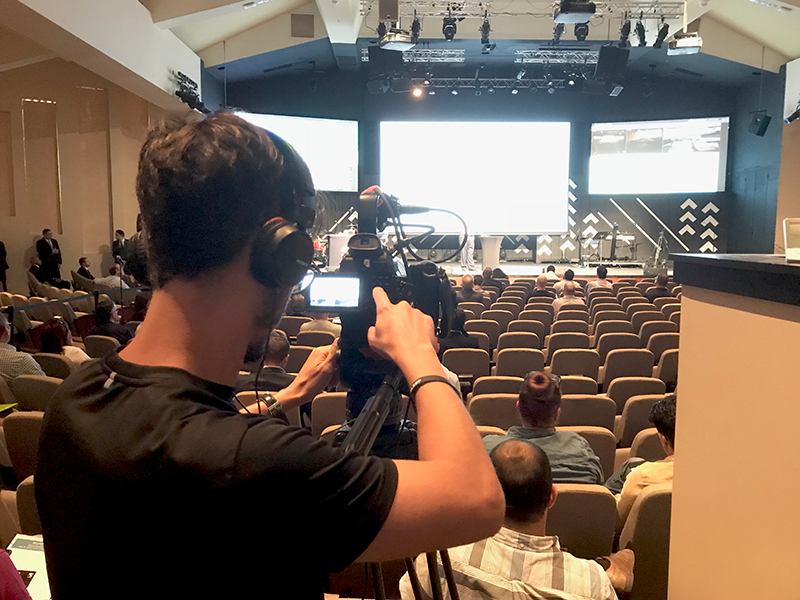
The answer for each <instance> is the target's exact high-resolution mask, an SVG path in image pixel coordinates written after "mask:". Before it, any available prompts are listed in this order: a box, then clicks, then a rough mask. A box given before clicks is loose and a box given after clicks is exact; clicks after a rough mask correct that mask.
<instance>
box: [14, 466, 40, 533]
mask: <svg viewBox="0 0 800 600" xmlns="http://www.w3.org/2000/svg"><path fill="white" fill-rule="evenodd" d="M17 514H18V515H19V529H20V533H24V534H25V535H41V533H42V523H41V521H40V520H39V509H38V508H37V507H36V495H35V493H34V488H33V475H29V476H28V477H26V478H25V479H24V480H23V481H22V483H20V484H19V485H18V486H17Z"/></svg>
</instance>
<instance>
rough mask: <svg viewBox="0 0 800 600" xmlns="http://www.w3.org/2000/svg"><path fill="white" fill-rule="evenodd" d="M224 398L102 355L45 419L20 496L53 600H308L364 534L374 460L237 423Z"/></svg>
mask: <svg viewBox="0 0 800 600" xmlns="http://www.w3.org/2000/svg"><path fill="white" fill-rule="evenodd" d="M231 393H232V390H231V388H228V387H225V386H221V385H219V384H214V383H211V382H208V381H205V380H202V379H199V378H197V377H195V376H193V375H191V374H189V373H188V372H185V371H182V370H180V369H174V368H168V367H142V366H139V365H134V364H131V363H127V362H125V361H123V360H122V359H121V358H120V357H119V355H117V354H116V353H114V354H111V355H109V356H107V357H106V358H104V359H101V360H96V361H93V362H92V363H89V364H88V365H87V366H86V367H84V368H83V369H81V370H80V371H79V372H77V373H75V374H74V375H73V376H71V377H69V378H68V379H67V380H66V381H65V382H64V383H63V384H62V385H61V386H60V387H59V390H58V392H57V394H56V396H55V398H54V399H53V401H52V403H51V404H50V406H49V407H48V410H47V413H46V414H45V419H44V426H43V429H42V435H41V443H40V450H39V465H38V469H37V471H36V500H37V504H38V508H39V513H40V517H41V522H42V530H43V534H44V539H45V556H46V559H47V569H48V574H49V577H50V586H51V589H52V592H53V598H54V599H55V600H65V599H72V598H76V599H78V598H79V599H82V600H84V599H93V598H115V599H116V598H137V599H142V598H148V599H151V598H169V599H170V600H172V599H174V598H215V599H217V598H244V597H252V596H254V595H257V596H259V597H262V598H280V599H284V598H322V587H321V584H320V577H319V573H320V572H322V571H325V570H330V571H336V570H341V569H343V568H344V567H345V566H347V565H348V564H349V563H351V562H352V561H353V560H354V559H355V558H357V557H358V556H359V555H360V554H361V553H362V552H363V551H364V550H365V549H366V548H367V546H368V545H369V544H370V543H371V541H372V540H373V539H374V537H375V535H376V534H377V533H378V531H379V530H380V528H381V526H382V525H383V522H384V521H385V520H386V517H387V515H388V513H389V509H390V508H391V505H392V502H393V501H394V495H395V492H396V489H397V469H396V467H395V465H394V463H393V462H392V461H390V460H386V459H379V458H375V457H359V456H355V455H346V456H345V455H342V454H340V452H339V451H338V449H334V448H332V447H331V446H329V445H328V444H326V443H324V442H320V441H318V440H317V439H315V438H313V437H312V436H311V435H310V433H308V432H307V431H306V430H303V429H300V428H296V427H291V426H289V425H286V424H285V423H283V422H282V421H280V420H278V419H273V418H270V417H265V416H260V415H246V414H245V415H243V414H239V413H238V412H237V411H236V409H235V408H234V405H233V404H232V403H231V401H230V398H231Z"/></svg>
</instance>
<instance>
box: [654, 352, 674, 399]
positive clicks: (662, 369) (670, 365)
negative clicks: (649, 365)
mask: <svg viewBox="0 0 800 600" xmlns="http://www.w3.org/2000/svg"><path fill="white" fill-rule="evenodd" d="M656 377H658V378H659V379H660V380H661V381H663V382H664V383H665V384H666V386H667V389H670V390H673V389H675V386H676V385H678V349H677V348H675V349H674V350H664V352H662V353H661V360H659V361H658V366H657V367H656Z"/></svg>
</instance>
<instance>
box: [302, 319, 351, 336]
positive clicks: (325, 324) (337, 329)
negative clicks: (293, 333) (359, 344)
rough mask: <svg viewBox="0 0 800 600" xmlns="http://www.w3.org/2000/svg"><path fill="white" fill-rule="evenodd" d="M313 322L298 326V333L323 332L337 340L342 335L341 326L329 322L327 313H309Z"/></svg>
mask: <svg viewBox="0 0 800 600" xmlns="http://www.w3.org/2000/svg"><path fill="white" fill-rule="evenodd" d="M311 318H312V319H313V321H311V322H310V323H303V324H302V325H301V326H300V333H303V332H305V331H324V332H326V333H332V334H333V337H336V338H338V337H339V336H340V335H342V326H341V325H337V324H336V323H331V322H330V321H329V315H328V313H311Z"/></svg>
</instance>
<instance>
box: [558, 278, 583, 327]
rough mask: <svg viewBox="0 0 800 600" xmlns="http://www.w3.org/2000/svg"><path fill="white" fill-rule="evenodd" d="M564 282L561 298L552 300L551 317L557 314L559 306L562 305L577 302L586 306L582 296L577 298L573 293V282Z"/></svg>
mask: <svg viewBox="0 0 800 600" xmlns="http://www.w3.org/2000/svg"><path fill="white" fill-rule="evenodd" d="M564 284H565V285H564V295H563V296H562V297H561V298H556V299H555V300H553V318H555V317H556V316H557V315H558V311H559V310H561V307H562V306H564V305H567V304H579V305H583V306H586V303H585V302H584V301H583V298H578V297H577V296H576V295H575V282H574V281H565V282H564Z"/></svg>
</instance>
